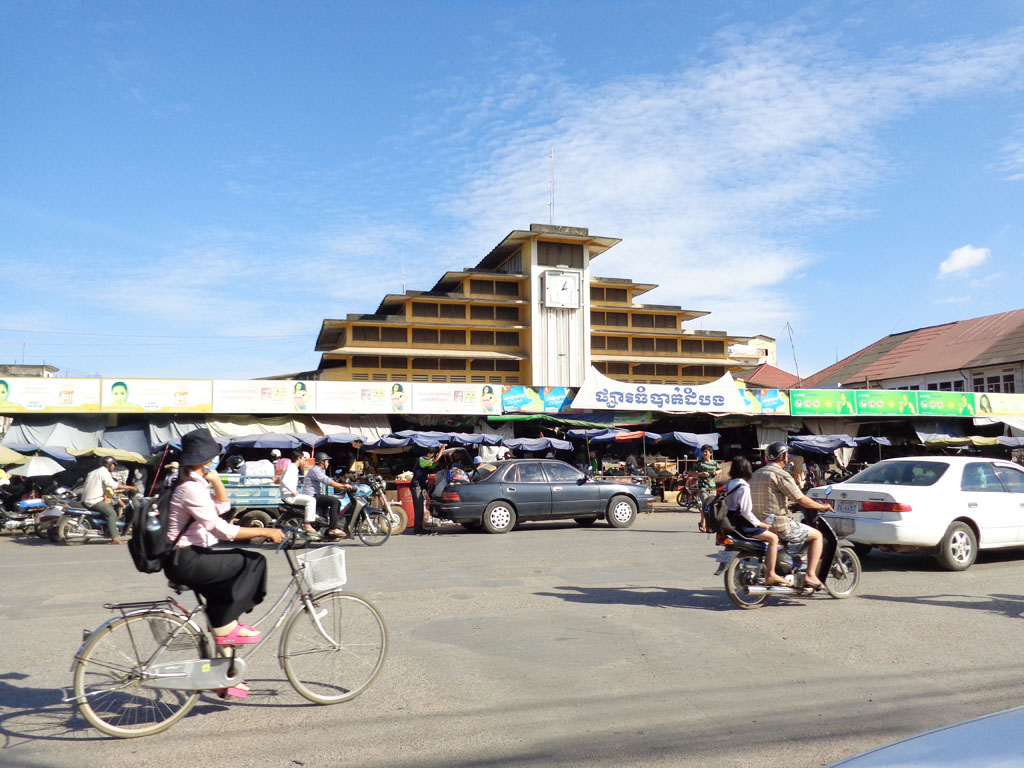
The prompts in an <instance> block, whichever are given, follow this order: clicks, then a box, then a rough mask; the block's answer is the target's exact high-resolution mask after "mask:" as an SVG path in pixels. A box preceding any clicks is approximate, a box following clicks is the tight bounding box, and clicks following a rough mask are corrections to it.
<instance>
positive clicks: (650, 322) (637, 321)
mask: <svg viewBox="0 0 1024 768" xmlns="http://www.w3.org/2000/svg"><path fill="white" fill-rule="evenodd" d="M633 327H634V328H653V327H654V315H647V314H639V313H635V314H634V315H633Z"/></svg>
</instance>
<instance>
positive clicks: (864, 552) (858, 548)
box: [852, 541, 873, 560]
mask: <svg viewBox="0 0 1024 768" xmlns="http://www.w3.org/2000/svg"><path fill="white" fill-rule="evenodd" d="M852 546H853V551H854V552H856V553H857V557H859V558H860V559H861V560H863V559H864V558H865V557H867V556H868V553H870V552H871V550H872V549H873V547H872V546H871V545H870V544H861V543H860V542H859V541H854V542H852Z"/></svg>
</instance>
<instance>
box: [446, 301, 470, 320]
mask: <svg viewBox="0 0 1024 768" xmlns="http://www.w3.org/2000/svg"><path fill="white" fill-rule="evenodd" d="M440 316H441V317H450V318H458V319H459V320H465V319H466V305H465V304H442V305H441V315H440Z"/></svg>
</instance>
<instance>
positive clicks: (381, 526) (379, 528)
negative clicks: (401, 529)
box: [355, 510, 391, 547]
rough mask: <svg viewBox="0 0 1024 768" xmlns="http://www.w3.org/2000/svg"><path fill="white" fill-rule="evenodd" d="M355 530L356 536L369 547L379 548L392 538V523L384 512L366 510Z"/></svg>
mask: <svg viewBox="0 0 1024 768" xmlns="http://www.w3.org/2000/svg"><path fill="white" fill-rule="evenodd" d="M355 528H356V536H358V537H359V540H360V541H361V542H363V544H365V545H366V546H368V547H379V546H380V545H381V544H383V543H384V542H385V541H387V540H388V539H389V538H390V537H391V521H390V520H388V516H387V515H385V514H384V513H383V512H371V511H369V510H364V511H363V512H361V513H360V514H359V519H358V520H356V526H355Z"/></svg>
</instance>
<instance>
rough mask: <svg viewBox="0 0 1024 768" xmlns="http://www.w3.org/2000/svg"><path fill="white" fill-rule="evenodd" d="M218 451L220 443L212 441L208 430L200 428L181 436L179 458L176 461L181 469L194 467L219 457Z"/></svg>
mask: <svg viewBox="0 0 1024 768" xmlns="http://www.w3.org/2000/svg"><path fill="white" fill-rule="evenodd" d="M220 450H221V449H220V443H218V442H217V441H216V440H214V439H213V435H211V434H210V430H209V429H207V428H206V427H200V428H199V429H193V430H192V431H191V432H187V433H185V434H184V435H182V436H181V456H180V457H179V458H178V460H179V461H180V462H181V465H182V466H183V467H194V466H195V465H197V464H205V463H206V462H208V461H209V460H210V459H212V458H213V457H214V456H219V455H220Z"/></svg>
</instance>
